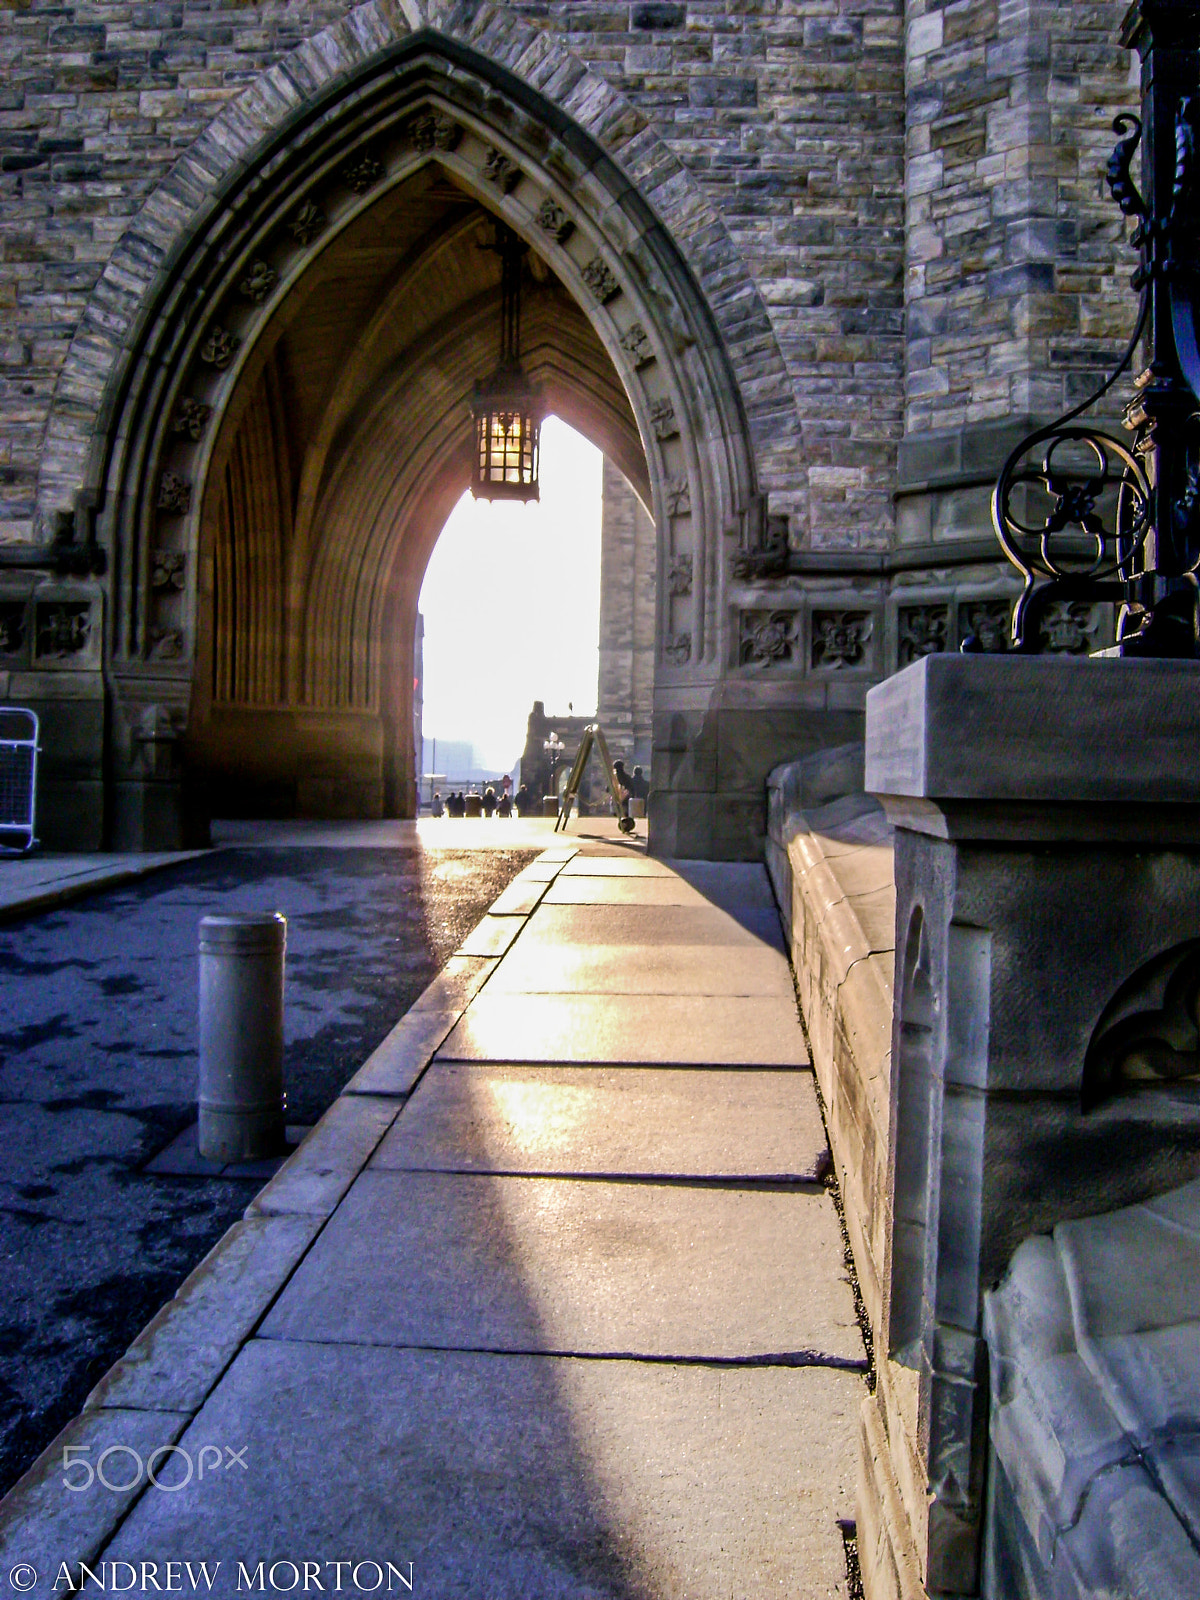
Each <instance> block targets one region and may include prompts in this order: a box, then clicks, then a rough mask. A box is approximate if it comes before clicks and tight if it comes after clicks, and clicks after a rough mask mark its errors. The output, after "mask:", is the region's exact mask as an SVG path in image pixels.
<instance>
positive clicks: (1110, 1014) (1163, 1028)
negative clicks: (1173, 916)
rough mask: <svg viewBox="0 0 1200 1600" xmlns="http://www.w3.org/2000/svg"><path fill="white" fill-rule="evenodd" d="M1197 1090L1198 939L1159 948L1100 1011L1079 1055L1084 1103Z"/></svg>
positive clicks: (1199, 1066)
mask: <svg viewBox="0 0 1200 1600" xmlns="http://www.w3.org/2000/svg"><path fill="white" fill-rule="evenodd" d="M1185 1083H1187V1084H1188V1088H1189V1090H1190V1091H1191V1093H1192V1094H1195V1093H1196V1091H1197V1090H1198V1089H1200V939H1188V940H1186V941H1185V942H1184V943H1182V944H1177V945H1174V946H1173V947H1172V948H1170V949H1168V950H1165V951H1163V952H1161V953H1160V954H1159V955H1157V956H1155V957H1153V959H1152V960H1150V961H1147V962H1146V963H1144V965H1142V966H1141V967H1139V968H1138V969H1137V971H1136V972H1134V974H1133V975H1132V977H1130V978H1129V979H1128V980H1127V981H1126V982H1125V983H1123V984H1122V985H1121V987H1120V989H1119V990H1118V991H1117V993H1116V994H1115V995H1114V996H1113V998H1112V1000H1111V1001H1110V1002H1109V1004H1108V1005H1107V1006H1106V1007H1105V1009H1104V1011H1103V1012H1102V1013H1101V1016H1100V1021H1099V1022H1098V1023H1097V1024H1096V1029H1095V1032H1094V1033H1093V1035H1092V1040H1091V1043H1090V1044H1089V1045H1088V1049H1087V1054H1086V1056H1085V1057H1084V1062H1083V1084H1082V1100H1083V1105H1084V1108H1085V1110H1090V1109H1091V1108H1092V1107H1093V1106H1094V1105H1096V1104H1097V1103H1098V1102H1100V1101H1102V1100H1104V1099H1107V1098H1108V1096H1109V1095H1113V1094H1130V1093H1135V1092H1137V1091H1139V1090H1153V1089H1163V1088H1166V1087H1167V1086H1170V1085H1177V1086H1179V1089H1177V1091H1176V1092H1177V1094H1180V1093H1182V1085H1183V1084H1185Z"/></svg>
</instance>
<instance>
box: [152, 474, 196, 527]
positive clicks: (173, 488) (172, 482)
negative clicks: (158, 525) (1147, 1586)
mask: <svg viewBox="0 0 1200 1600" xmlns="http://www.w3.org/2000/svg"><path fill="white" fill-rule="evenodd" d="M191 505H192V486H191V484H190V483H189V482H188V480H187V479H186V478H185V477H183V476H182V475H181V474H180V473H178V472H173V471H172V470H171V468H170V467H167V468H165V469H164V471H163V473H162V475H161V477H160V478H159V480H158V509H159V510H160V511H166V512H168V513H169V514H170V515H171V516H175V517H182V516H184V515H185V513H186V512H188V511H190V510H191Z"/></svg>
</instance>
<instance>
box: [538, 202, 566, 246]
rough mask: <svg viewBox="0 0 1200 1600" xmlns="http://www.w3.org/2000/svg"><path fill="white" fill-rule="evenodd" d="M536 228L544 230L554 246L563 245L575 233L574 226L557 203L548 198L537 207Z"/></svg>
mask: <svg viewBox="0 0 1200 1600" xmlns="http://www.w3.org/2000/svg"><path fill="white" fill-rule="evenodd" d="M537 220H538V227H539V228H544V229H545V231H546V232H547V233H548V234H549V235H550V237H551V238H552V239H553V240H554V241H555V243H556V244H565V243H566V242H567V240H568V239H569V238H570V237H571V235H572V234H573V233H574V232H575V224H574V223H573V222H572V221H571V219H570V217H569V216H568V215H567V213H566V212H565V211H564V210H563V208H562V207H561V206H560V205H559V204H558V203H557V201H554V200H551V199H550V198H549V196H547V197H546V199H545V200H543V201H542V203H541V205H540V206H539V207H538V214H537Z"/></svg>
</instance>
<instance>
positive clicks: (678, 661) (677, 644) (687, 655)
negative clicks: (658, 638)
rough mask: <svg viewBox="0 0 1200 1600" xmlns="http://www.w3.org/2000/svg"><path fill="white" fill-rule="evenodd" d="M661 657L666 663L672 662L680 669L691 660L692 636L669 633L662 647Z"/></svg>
mask: <svg viewBox="0 0 1200 1600" xmlns="http://www.w3.org/2000/svg"><path fill="white" fill-rule="evenodd" d="M663 655H665V656H666V658H667V660H668V661H672V662H674V664H675V665H676V666H677V667H682V666H685V665H686V664H687V662H689V661H690V660H691V659H692V636H691V634H690V633H671V634H668V635H667V640H666V643H665V644H664V645H663Z"/></svg>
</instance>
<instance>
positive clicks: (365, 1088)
mask: <svg viewBox="0 0 1200 1600" xmlns="http://www.w3.org/2000/svg"><path fill="white" fill-rule="evenodd" d="M461 1016H462V1008H461V1007H456V1008H455V1009H454V1010H451V1011H432V1010H429V1011H415V1010H414V1011H409V1012H407V1013H406V1014H405V1015H404V1016H403V1017H401V1019H400V1021H399V1022H398V1023H397V1024H396V1026H395V1027H394V1028H393V1029H392V1031H391V1033H389V1034H388V1035H387V1037H386V1038H385V1039H384V1040H383V1042H382V1043H381V1044H380V1045H379V1046H378V1048H377V1049H376V1050H374V1051H373V1052H372V1053H371V1055H369V1056H368V1057H367V1059H366V1061H364V1062H363V1064H362V1066H361V1067H360V1068H359V1069H358V1071H357V1072H356V1073H355V1074H354V1076H353V1077H352V1078H351V1079H350V1082H349V1083H348V1084H347V1085H346V1087H345V1089H344V1090H343V1093H344V1094H374V1095H396V1096H400V1097H403V1096H404V1095H406V1094H409V1093H411V1091H412V1088H413V1086H414V1084H415V1083H416V1081H417V1079H418V1078H419V1077H420V1076H421V1074H422V1073H423V1072H424V1070H425V1068H426V1067H427V1066H428V1065H429V1063H430V1061H431V1060H432V1059H433V1054H434V1051H435V1050H436V1049H437V1047H438V1045H440V1044H441V1043H442V1041H443V1039H445V1037H446V1035H447V1034H448V1033H449V1032H450V1030H451V1028H453V1027H454V1025H455V1023H456V1022H457V1021H458V1019H459V1017H461Z"/></svg>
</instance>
